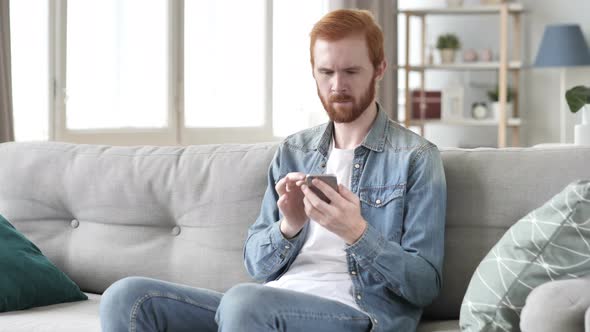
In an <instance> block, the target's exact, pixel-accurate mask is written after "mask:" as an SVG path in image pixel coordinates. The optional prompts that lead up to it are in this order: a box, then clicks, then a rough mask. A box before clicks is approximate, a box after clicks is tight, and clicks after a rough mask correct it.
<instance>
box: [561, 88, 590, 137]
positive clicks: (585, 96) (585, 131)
mask: <svg viewBox="0 0 590 332" xmlns="http://www.w3.org/2000/svg"><path fill="white" fill-rule="evenodd" d="M565 100H566V101H567V105H568V106H569V108H570V111H571V112H572V113H576V112H578V111H579V110H582V124H578V125H576V127H575V128H574V143H575V144H577V145H590V107H588V104H590V87H587V86H583V85H578V86H575V87H573V88H571V89H569V90H567V91H566V93H565Z"/></svg>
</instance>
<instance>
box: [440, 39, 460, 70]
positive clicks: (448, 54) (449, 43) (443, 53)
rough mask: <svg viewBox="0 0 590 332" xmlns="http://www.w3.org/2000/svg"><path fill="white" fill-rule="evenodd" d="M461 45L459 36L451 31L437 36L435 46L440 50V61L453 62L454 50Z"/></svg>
mask: <svg viewBox="0 0 590 332" xmlns="http://www.w3.org/2000/svg"><path fill="white" fill-rule="evenodd" d="M460 47H461V43H460V42H459V38H457V36H456V35H454V34H452V33H448V34H444V35H440V36H438V40H437V41H436V48H437V49H438V50H439V51H440V59H441V62H442V63H453V62H454V61H455V52H456V51H457V50H458V49H459V48H460Z"/></svg>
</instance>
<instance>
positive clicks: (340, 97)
mask: <svg viewBox="0 0 590 332" xmlns="http://www.w3.org/2000/svg"><path fill="white" fill-rule="evenodd" d="M328 100H329V101H330V102H331V103H342V102H347V101H353V100H354V99H353V97H352V96H351V95H348V94H345V93H335V94H332V95H330V97H329V99H328Z"/></svg>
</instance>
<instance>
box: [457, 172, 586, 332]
mask: <svg viewBox="0 0 590 332" xmlns="http://www.w3.org/2000/svg"><path fill="white" fill-rule="evenodd" d="M589 255H590V181H578V182H574V183H571V184H570V185H568V186H567V187H566V188H565V189H564V190H563V191H562V192H561V193H559V194H557V195H556V196H554V197H553V198H552V199H551V200H550V201H549V202H547V203H545V204H544V205H543V206H542V207H540V208H538V209H536V210H534V211H533V212H531V213H529V214H528V215H527V216H525V217H524V218H522V219H521V220H519V221H518V222H517V223H516V224H514V225H513V226H512V227H510V229H508V231H507V232H506V233H505V234H504V236H502V238H501V239H500V241H499V242H498V243H497V244H496V245H495V246H494V247H493V248H492V250H491V251H490V252H489V253H488V254H487V256H486V257H485V258H484V259H483V261H482V262H481V263H480V264H479V266H478V267H477V270H476V271H475V273H474V274H473V277H472V278H471V282H470V283H469V287H468V289H467V292H466V294H465V297H464V298H463V304H462V305H461V315H460V326H461V331H463V332H474V331H486V332H490V331H504V332H506V331H520V328H519V321H520V312H521V310H522V307H523V306H524V303H525V300H526V297H527V296H528V294H529V293H530V292H531V291H532V290H533V288H535V287H537V286H539V285H541V284H543V283H545V282H548V281H551V280H561V279H572V278H577V277H580V276H582V275H585V274H588V273H590V260H589V259H588V257H589Z"/></svg>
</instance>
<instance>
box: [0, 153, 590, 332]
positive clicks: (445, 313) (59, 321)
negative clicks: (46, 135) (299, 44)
mask: <svg viewBox="0 0 590 332" xmlns="http://www.w3.org/2000/svg"><path fill="white" fill-rule="evenodd" d="M275 147H276V144H275V143H267V144H253V145H229V144H224V145H203V146H188V147H151V146H145V147H110V146H99V145H76V144H66V143H57V142H44V143H5V144H0V214H3V215H4V216H5V217H6V218H7V219H8V220H10V221H11V222H12V223H13V224H14V226H15V227H16V228H17V229H18V230H20V231H21V232H23V233H24V234H25V235H26V236H27V237H28V238H29V239H30V240H32V241H33V242H34V243H35V244H36V245H38V246H39V247H40V249H41V250H42V251H43V253H44V254H45V255H46V256H47V257H49V258H50V259H51V260H52V261H53V262H54V263H55V264H56V265H57V266H58V267H59V268H60V269H61V270H62V271H64V272H65V273H67V274H68V275H69V276H70V278H72V279H73V280H74V281H75V282H76V283H77V284H78V285H79V286H80V287H81V289H82V290H83V291H84V292H86V293H87V294H88V295H89V300H88V301H83V302H75V303H67V304H58V305H52V306H47V307H40V308H35V309H29V310H24V311H18V312H7V313H2V314H0V331H10V332H19V331H39V332H41V331H65V332H67V331H89V332H90V331H100V325H99V317H98V304H99V301H100V295H99V294H101V293H102V292H103V291H104V290H105V289H106V288H107V287H108V286H109V285H110V284H111V283H113V282H115V281H116V280H118V279H121V278H123V277H126V276H131V275H141V276H149V277H153V278H159V279H164V280H168V281H172V282H177V283H184V284H188V285H192V286H198V287H206V288H211V289H215V290H220V291H223V290H226V289H228V288H229V287H231V286H232V285H234V284H236V283H240V282H247V281H251V280H250V278H249V277H248V276H247V274H246V273H245V270H244V267H243V264H242V244H243V240H244V237H245V234H246V230H247V227H248V226H249V225H250V224H251V223H252V222H253V221H254V219H255V218H256V216H257V214H258V210H259V207H260V206H259V205H260V201H261V199H262V195H263V192H264V189H265V187H266V172H267V169H268V165H269V162H270V160H271V158H272V156H273V154H274V151H275ZM442 158H443V161H444V167H445V173H446V178H447V186H448V187H447V188H448V208H447V225H446V255H445V267H444V286H443V290H442V292H441V295H440V296H439V298H438V299H437V300H436V301H435V302H434V303H433V304H432V305H430V306H429V307H428V308H427V309H426V310H425V315H424V321H423V323H422V324H421V325H420V327H419V331H420V332H426V331H429V332H430V331H454V330H457V329H458V315H459V309H460V305H461V300H462V298H463V295H464V293H465V290H466V288H467V285H468V282H469V280H470V278H471V275H472V273H473V271H474V269H475V267H476V266H477V264H478V263H479V261H480V260H481V259H482V258H483V257H484V256H485V254H486V253H487V251H488V250H489V249H490V248H491V247H492V246H493V244H494V243H495V242H496V241H497V240H498V239H499V238H500V237H501V236H502V234H503V233H504V232H505V230H506V229H507V228H508V227H509V226H510V225H511V224H513V223H514V222H515V221H517V220H518V219H519V218H521V217H523V216H524V215H526V214H527V213H528V212H529V211H531V210H533V209H535V208H537V207H538V206H540V205H542V204H543V203H544V202H545V201H546V200H548V199H549V198H550V197H552V196H553V195H554V194H556V193H558V192H559V191H560V190H561V189H562V188H563V187H565V185H566V184H568V183H569V182H571V181H573V180H575V179H581V178H586V179H588V178H590V167H588V161H590V147H586V148H583V147H554V148H522V149H521V148H511V149H475V150H461V149H443V152H442Z"/></svg>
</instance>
